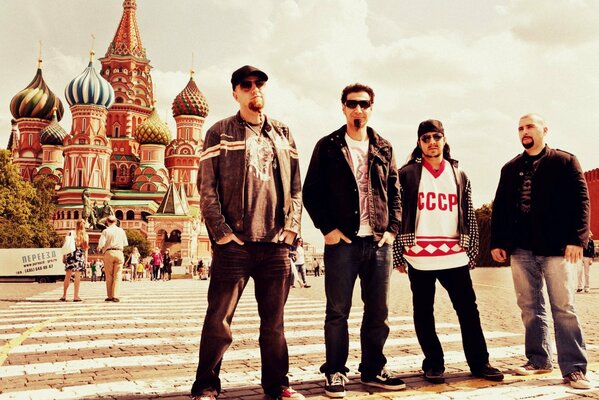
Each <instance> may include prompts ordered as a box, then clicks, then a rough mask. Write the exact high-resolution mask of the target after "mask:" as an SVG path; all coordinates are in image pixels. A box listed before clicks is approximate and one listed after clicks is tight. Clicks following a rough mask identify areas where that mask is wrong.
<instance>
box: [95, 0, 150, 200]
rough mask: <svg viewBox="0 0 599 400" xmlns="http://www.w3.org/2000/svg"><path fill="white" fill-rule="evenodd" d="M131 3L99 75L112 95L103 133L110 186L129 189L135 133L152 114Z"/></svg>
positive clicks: (135, 152) (146, 71)
mask: <svg viewBox="0 0 599 400" xmlns="http://www.w3.org/2000/svg"><path fill="white" fill-rule="evenodd" d="M136 10H137V4H136V1H135V0H125V1H124V2H123V15H122V17H121V21H120V23H119V26H118V28H117V31H116V33H115V35H114V38H113V39H112V42H111V43H110V45H109V46H108V50H107V52H106V55H105V56H104V58H101V59H100V62H101V63H102V69H101V75H102V76H103V77H104V78H105V79H106V80H108V82H110V84H111V85H112V87H113V88H114V92H115V104H114V105H113V106H112V108H111V109H110V111H109V112H108V117H107V121H106V125H107V126H106V133H107V135H108V137H110V138H111V139H112V140H111V142H112V150H113V151H112V156H111V160H110V164H111V166H110V167H111V186H112V188H113V189H130V188H131V186H132V184H133V177H134V175H135V170H136V169H137V167H138V165H139V154H138V152H139V144H138V143H137V142H136V141H135V140H134V139H133V136H134V134H135V130H136V129H137V127H138V126H139V125H141V123H142V122H143V121H144V120H145V119H146V118H147V117H148V116H149V115H150V113H151V112H152V105H153V104H154V94H153V90H152V76H151V75H150V70H151V68H152V67H151V66H150V60H148V59H147V58H146V49H145V48H144V47H143V45H142V43H141V37H140V35H139V29H138V27H137V16H136Z"/></svg>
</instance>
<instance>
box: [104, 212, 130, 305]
mask: <svg viewBox="0 0 599 400" xmlns="http://www.w3.org/2000/svg"><path fill="white" fill-rule="evenodd" d="M106 224H107V225H108V227H107V228H106V229H104V230H103V231H102V234H101V235H100V240H99V241H98V251H100V252H102V253H104V270H105V271H106V295H107V297H106V299H105V301H113V302H117V303H118V302H119V301H120V298H119V296H120V289H121V281H122V280H123V264H124V263H125V255H124V254H123V249H124V248H125V247H126V246H128V245H129V242H128V241H127V234H126V233H125V231H124V230H123V228H121V227H119V226H118V225H117V218H116V217H115V216H114V215H110V216H108V217H107V218H106Z"/></svg>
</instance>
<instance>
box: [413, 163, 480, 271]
mask: <svg viewBox="0 0 599 400" xmlns="http://www.w3.org/2000/svg"><path fill="white" fill-rule="evenodd" d="M422 167H423V168H422V176H421V178H420V186H419V188H418V211H417V212H416V245H414V246H411V247H405V249H404V257H405V259H406V260H407V261H408V262H409V263H410V265H411V266H412V267H414V268H415V269H418V270H424V271H426V270H428V271H433V270H439V269H449V268H457V267H463V266H464V265H467V264H468V261H469V259H468V255H467V254H466V252H465V251H464V249H463V248H462V247H461V246H460V244H459V233H458V210H459V204H458V195H457V186H456V182H455V177H454V175H453V173H452V171H451V166H450V165H449V163H448V162H447V161H446V160H443V161H442V163H441V166H440V167H439V170H438V171H435V170H434V169H433V167H432V166H431V164H430V163H428V162H427V161H426V160H424V159H423V160H422Z"/></svg>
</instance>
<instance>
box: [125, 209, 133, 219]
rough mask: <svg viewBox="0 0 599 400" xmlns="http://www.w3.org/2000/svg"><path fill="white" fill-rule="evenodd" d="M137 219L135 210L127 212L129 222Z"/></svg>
mask: <svg viewBox="0 0 599 400" xmlns="http://www.w3.org/2000/svg"><path fill="white" fill-rule="evenodd" d="M133 219H135V212H134V211H133V210H129V211H127V220H133Z"/></svg>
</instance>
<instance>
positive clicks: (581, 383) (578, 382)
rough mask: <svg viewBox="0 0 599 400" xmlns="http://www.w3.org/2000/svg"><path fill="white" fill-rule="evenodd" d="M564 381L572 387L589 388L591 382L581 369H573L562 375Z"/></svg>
mask: <svg viewBox="0 0 599 400" xmlns="http://www.w3.org/2000/svg"><path fill="white" fill-rule="evenodd" d="M564 383H569V384H570V386H572V387H573V388H574V389H590V388H591V382H589V380H588V379H587V377H586V376H584V374H583V373H582V371H574V372H571V373H569V374H568V375H566V376H565V377H564Z"/></svg>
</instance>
